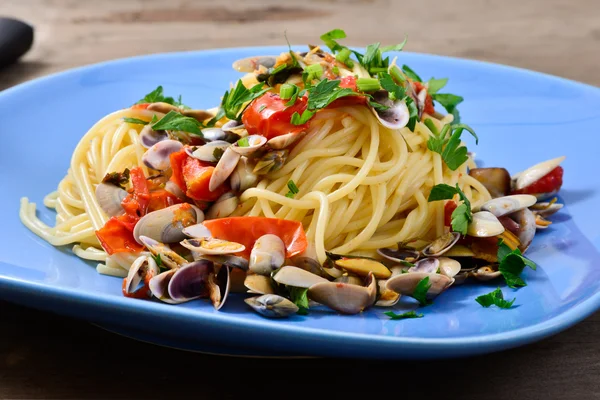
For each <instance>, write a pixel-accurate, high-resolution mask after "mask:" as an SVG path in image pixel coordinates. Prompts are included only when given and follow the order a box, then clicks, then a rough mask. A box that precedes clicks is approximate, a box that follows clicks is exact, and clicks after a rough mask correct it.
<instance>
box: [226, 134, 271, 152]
mask: <svg viewBox="0 0 600 400" xmlns="http://www.w3.org/2000/svg"><path fill="white" fill-rule="evenodd" d="M241 140H247V141H248V146H240V141H241ZM265 143H267V138H266V137H264V136H261V135H250V136H246V137H245V138H242V139H240V140H238V141H237V142H235V143H234V144H232V145H231V149H232V150H233V151H235V152H236V153H238V154H239V155H242V156H249V155H251V154H252V153H254V152H255V151H256V150H258V149H260V148H261V147H262V146H264V145H265Z"/></svg>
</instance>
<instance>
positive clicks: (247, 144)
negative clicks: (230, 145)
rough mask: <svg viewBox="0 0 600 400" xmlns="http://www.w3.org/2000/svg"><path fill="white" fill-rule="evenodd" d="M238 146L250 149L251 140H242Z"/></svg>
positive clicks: (246, 138) (244, 138)
mask: <svg viewBox="0 0 600 400" xmlns="http://www.w3.org/2000/svg"><path fill="white" fill-rule="evenodd" d="M237 145H238V146H239V147H249V146H250V140H249V139H248V136H246V137H243V138H241V139H240V140H238V141H237Z"/></svg>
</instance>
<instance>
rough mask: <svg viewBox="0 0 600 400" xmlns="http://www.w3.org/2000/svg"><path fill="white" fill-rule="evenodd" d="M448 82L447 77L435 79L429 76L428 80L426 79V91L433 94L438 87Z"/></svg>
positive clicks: (440, 87)
mask: <svg viewBox="0 0 600 400" xmlns="http://www.w3.org/2000/svg"><path fill="white" fill-rule="evenodd" d="M447 83H448V78H442V79H435V78H431V79H430V80H428V81H427V86H428V89H427V92H429V94H431V95H433V94H436V93H437V92H438V91H439V90H440V89H442V88H443V87H444V86H446V84H447Z"/></svg>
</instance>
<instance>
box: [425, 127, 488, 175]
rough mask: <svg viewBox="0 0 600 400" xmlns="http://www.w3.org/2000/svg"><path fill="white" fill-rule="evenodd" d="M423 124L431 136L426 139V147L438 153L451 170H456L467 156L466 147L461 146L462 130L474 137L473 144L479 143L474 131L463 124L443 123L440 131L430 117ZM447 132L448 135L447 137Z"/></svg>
mask: <svg viewBox="0 0 600 400" xmlns="http://www.w3.org/2000/svg"><path fill="white" fill-rule="evenodd" d="M425 125H426V126H427V127H428V128H429V130H430V131H431V133H433V136H431V137H430V138H429V140H428V141H427V148H428V149H429V150H431V151H434V152H436V153H439V154H440V155H441V156H442V159H443V160H444V162H445V163H446V165H447V166H448V168H450V169H451V170H452V171H456V170H457V169H458V167H460V166H461V165H462V164H464V163H465V162H466V161H467V160H468V159H469V156H468V155H467V148H466V147H465V146H461V145H460V144H461V142H460V135H461V134H462V132H463V131H464V130H466V131H467V132H469V133H470V134H471V135H473V137H474V138H475V144H479V138H478V137H477V134H476V133H475V131H474V130H473V129H472V128H471V127H470V126H468V125H465V124H453V125H444V127H443V128H442V131H441V132H439V131H438V129H437V127H436V126H435V125H434V124H433V121H431V119H429V118H428V119H427V120H425ZM448 134H450V137H449V138H448Z"/></svg>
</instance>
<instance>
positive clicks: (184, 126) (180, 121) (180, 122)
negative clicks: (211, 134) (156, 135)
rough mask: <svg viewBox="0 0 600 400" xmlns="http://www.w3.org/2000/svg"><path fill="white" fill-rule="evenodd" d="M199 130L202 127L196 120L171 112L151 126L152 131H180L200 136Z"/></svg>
mask: <svg viewBox="0 0 600 400" xmlns="http://www.w3.org/2000/svg"><path fill="white" fill-rule="evenodd" d="M200 128H203V126H202V124H201V123H200V122H199V121H198V120H197V119H195V118H192V117H186V116H185V115H183V114H180V113H178V112H177V111H172V110H171V111H169V112H168V113H167V114H166V115H165V116H164V117H162V118H161V119H159V120H158V121H157V122H155V123H154V124H153V125H152V129H153V130H155V131H161V130H170V131H182V132H188V133H193V134H195V135H200V136H202V131H201V130H200Z"/></svg>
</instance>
